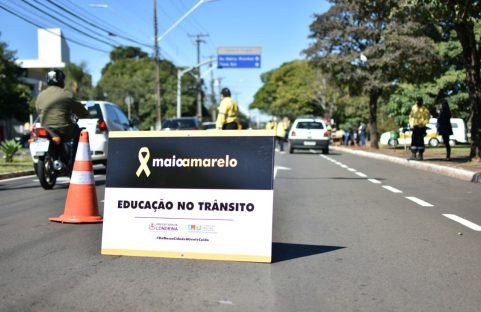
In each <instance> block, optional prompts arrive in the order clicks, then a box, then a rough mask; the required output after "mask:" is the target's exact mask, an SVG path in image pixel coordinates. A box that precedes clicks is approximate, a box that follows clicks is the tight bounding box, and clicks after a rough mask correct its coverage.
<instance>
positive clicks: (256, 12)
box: [0, 0, 329, 113]
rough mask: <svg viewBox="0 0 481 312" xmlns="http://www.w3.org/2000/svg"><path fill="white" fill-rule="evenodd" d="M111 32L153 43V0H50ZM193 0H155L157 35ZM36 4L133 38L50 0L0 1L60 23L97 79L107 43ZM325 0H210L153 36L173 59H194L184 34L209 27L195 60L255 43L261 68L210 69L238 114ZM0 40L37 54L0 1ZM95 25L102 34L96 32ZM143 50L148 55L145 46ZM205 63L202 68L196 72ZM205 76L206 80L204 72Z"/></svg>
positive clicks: (33, 33) (295, 48)
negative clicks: (233, 101)
mask: <svg viewBox="0 0 481 312" xmlns="http://www.w3.org/2000/svg"><path fill="white" fill-rule="evenodd" d="M50 1H51V2H54V3H56V4H57V5H60V6H61V7H63V8H65V9H67V10H69V11H71V12H74V13H76V14H78V15H79V16H82V17H84V18H86V19H88V20H92V21H93V23H95V24H96V25H98V26H100V27H102V28H105V29H108V30H110V31H113V32H114V33H116V34H118V35H121V36H124V37H128V38H131V39H134V40H136V41H139V42H142V43H146V44H149V45H153V38H154V30H153V0H130V1H129V0H50ZM198 2H199V0H157V6H158V9H157V16H158V29H159V35H162V34H163V33H164V32H165V31H166V30H167V29H168V28H169V27H170V26H171V25H173V24H174V23H175V22H176V21H177V20H179V19H180V17H181V16H183V15H184V14H185V13H186V12H187V11H188V10H189V9H191V8H192V7H193V6H194V5H196V4H197V3H198ZM27 3H30V4H31V5H34V6H36V7H38V8H42V10H45V11H47V12H48V13H50V14H53V15H55V16H57V17H58V18H59V19H60V20H62V21H65V22H67V23H70V25H71V26H74V27H76V28H78V29H80V30H83V31H85V32H86V33H88V34H90V35H91V36H93V37H97V38H102V40H104V41H106V42H111V43H112V44H114V45H117V44H123V45H135V44H132V43H131V42H128V41H126V40H124V39H119V38H118V37H117V38H116V37H112V36H110V37H108V35H105V32H102V31H100V30H93V29H92V28H87V25H86V23H84V22H81V21H80V24H79V25H77V24H74V23H73V22H71V21H70V20H75V19H74V18H73V17H71V16H70V17H68V18H65V17H62V16H61V15H60V13H56V11H58V12H62V13H61V14H64V15H65V16H69V15H67V13H65V11H61V10H60V9H58V8H56V7H55V6H53V5H52V4H51V3H50V2H49V0H0V5H2V6H4V7H7V8H9V9H11V10H13V11H15V12H17V13H19V14H20V15H22V16H24V17H26V18H27V19H29V20H30V21H32V22H34V23H36V24H39V25H41V26H42V27H47V28H57V27H59V28H61V29H62V32H63V33H64V35H65V37H66V38H67V42H68V44H69V47H70V61H71V62H73V63H77V64H79V63H80V62H85V63H86V64H87V69H88V71H89V73H90V74H92V77H93V80H94V83H96V82H97V81H98V80H99V79H100V75H101V74H100V72H101V69H102V67H103V66H104V65H105V64H106V63H107V62H108V61H109V51H110V50H111V49H112V47H111V46H109V45H107V44H106V43H102V42H99V41H95V40H94V39H92V38H89V37H87V36H85V35H84V34H80V33H78V32H76V31H74V30H72V29H69V28H68V27H67V26H65V25H63V24H62V23H60V22H59V21H55V20H54V19H53V18H51V17H49V16H46V15H44V13H42V12H40V10H38V9H35V8H33V7H32V6H29V5H28V4H27ZM328 6H329V4H328V2H327V1H325V0H216V1H212V2H208V3H203V4H202V5H200V6H199V7H198V8H197V9H196V10H195V11H194V12H193V13H192V14H191V15H189V16H188V17H187V18H186V19H185V20H184V21H183V22H182V23H181V24H180V25H179V26H177V27H176V28H175V29H174V30H173V31H172V32H170V33H169V34H167V35H166V36H165V38H164V39H163V40H162V41H161V42H160V43H159V45H160V49H161V57H162V58H166V59H168V60H170V61H172V62H173V63H174V64H176V65H177V66H193V65H195V64H196V63H197V49H196V46H195V44H194V42H193V38H192V37H191V36H190V35H196V34H198V33H201V34H208V37H203V38H202V39H203V40H204V41H205V43H202V44H201V60H202V61H203V60H207V59H208V58H210V57H211V56H214V57H215V55H216V51H217V48H219V47H261V48H262V67H261V68H260V69H215V70H214V77H215V78H217V79H220V82H221V83H220V84H221V86H222V87H224V86H226V87H229V88H230V89H231V91H232V93H233V97H234V98H235V99H236V100H237V101H238V103H239V104H240V106H241V108H242V110H243V111H244V113H248V112H247V107H248V105H249V104H250V103H251V102H252V100H253V96H254V94H255V92H256V91H257V90H258V89H259V88H260V87H261V85H262V84H261V81H260V75H261V74H262V73H264V72H266V71H269V70H272V69H274V68H277V67H279V66H280V65H281V64H283V63H285V62H288V61H291V60H294V59H299V58H304V56H303V55H301V51H302V50H303V49H305V48H306V47H308V45H309V42H310V40H309V39H308V35H309V25H310V24H311V23H312V21H313V18H314V17H313V16H314V14H320V13H323V12H325V11H326V10H327V9H328ZM0 32H1V35H0V40H1V41H5V42H7V44H8V46H9V48H10V49H11V50H16V51H17V54H16V57H17V58H18V59H35V58H37V27H36V26H33V25H30V24H28V23H27V22H25V21H23V20H21V19H20V18H18V17H16V16H13V15H11V14H10V13H7V12H6V11H4V10H2V9H1V8H0ZM94 32H99V33H100V34H101V35H102V36H101V37H99V36H98V35H96V34H94ZM69 39H74V40H77V41H80V42H82V43H84V44H87V45H89V46H92V47H95V48H96V49H99V50H103V51H105V52H100V51H96V50H92V49H88V48H85V47H82V46H79V45H77V44H75V43H73V42H71V41H69ZM142 49H143V50H144V51H145V52H147V53H149V54H153V50H152V49H151V48H148V47H142ZM207 69H208V68H207V67H203V68H202V72H205V71H206V70H207ZM206 79H210V75H208V77H207V78H206Z"/></svg>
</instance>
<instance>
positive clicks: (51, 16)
mask: <svg viewBox="0 0 481 312" xmlns="http://www.w3.org/2000/svg"><path fill="white" fill-rule="evenodd" d="M22 1H23V2H24V3H26V4H27V5H29V6H31V7H32V8H34V9H37V10H38V11H40V12H42V13H43V14H45V15H47V16H49V17H50V18H52V19H54V20H55V21H57V22H59V23H61V24H64V25H65V26H67V27H68V28H70V29H73V30H75V31H76V32H78V33H81V34H83V35H84V36H86V37H89V38H92V39H94V40H96V41H98V42H102V43H104V44H106V45H109V46H111V47H113V48H115V45H113V44H112V43H110V42H107V41H104V40H102V39H98V38H96V37H94V36H92V35H90V34H89V33H86V32H84V31H82V30H80V29H78V28H76V27H73V26H70V25H69V24H68V23H66V22H63V21H61V20H60V19H58V18H57V17H55V16H53V15H52V14H50V13H48V12H45V11H44V10H42V9H40V8H39V7H37V6H35V5H33V4H31V3H29V2H27V1H26V0H22Z"/></svg>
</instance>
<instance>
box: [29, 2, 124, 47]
mask: <svg viewBox="0 0 481 312" xmlns="http://www.w3.org/2000/svg"><path fill="white" fill-rule="evenodd" d="M34 1H35V2H36V3H37V4H41V3H40V1H39V0H34ZM52 10H53V12H54V13H55V14H58V15H59V16H61V17H63V18H65V19H67V20H70V21H71V22H72V23H75V24H76V25H78V26H80V27H85V25H84V24H81V23H80V22H78V21H76V20H74V19H71V18H69V17H67V16H66V15H64V14H62V13H61V12H58V11H56V10H54V9H52ZM88 30H89V31H91V32H92V33H93V34H96V35H98V36H99V37H103V36H104V34H101V33H99V32H97V31H95V30H90V29H88ZM104 38H105V37H104ZM107 40H112V38H108V39H107ZM114 43H115V44H116V45H120V43H118V42H114Z"/></svg>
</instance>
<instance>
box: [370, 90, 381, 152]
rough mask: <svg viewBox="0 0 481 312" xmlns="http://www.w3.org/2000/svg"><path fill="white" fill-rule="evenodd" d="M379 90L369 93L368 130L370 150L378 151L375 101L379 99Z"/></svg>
mask: <svg viewBox="0 0 481 312" xmlns="http://www.w3.org/2000/svg"><path fill="white" fill-rule="evenodd" d="M379 94H380V92H379V90H371V91H370V92H369V129H370V132H371V148H375V149H379V142H378V141H379V140H378V135H377V100H378V99H379Z"/></svg>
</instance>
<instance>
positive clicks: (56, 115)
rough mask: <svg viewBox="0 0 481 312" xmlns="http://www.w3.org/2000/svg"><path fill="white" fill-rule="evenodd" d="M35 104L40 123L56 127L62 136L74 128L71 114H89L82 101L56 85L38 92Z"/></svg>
mask: <svg viewBox="0 0 481 312" xmlns="http://www.w3.org/2000/svg"><path fill="white" fill-rule="evenodd" d="M35 106H36V108H37V112H38V113H39V114H40V115H41V120H42V124H43V125H45V126H46V127H48V128H52V129H56V130H57V132H59V134H61V135H64V136H70V134H71V132H72V130H73V129H74V126H75V123H74V121H73V120H72V114H75V115H77V117H79V118H83V117H88V116H89V113H88V111H87V109H85V107H84V106H83V105H82V103H80V102H77V101H75V100H74V98H73V94H72V93H71V92H69V91H67V90H64V89H63V88H60V87H57V86H49V87H48V88H47V89H45V90H44V91H42V92H40V94H39V95H38V97H37V101H36V103H35Z"/></svg>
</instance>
